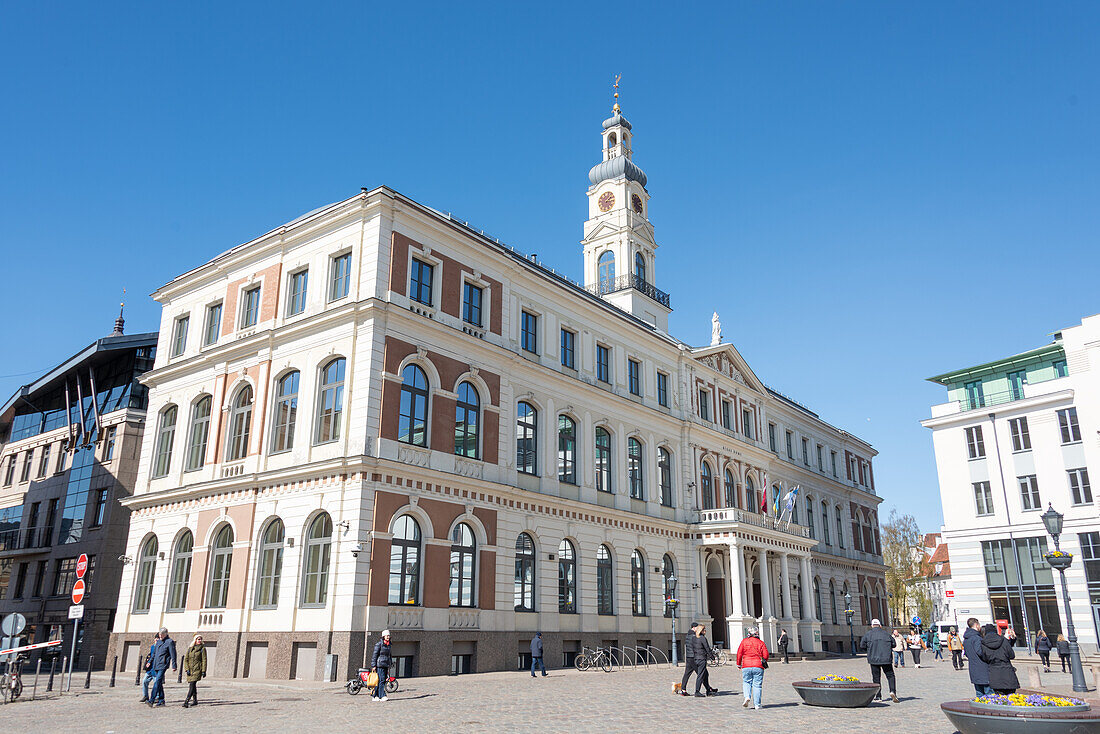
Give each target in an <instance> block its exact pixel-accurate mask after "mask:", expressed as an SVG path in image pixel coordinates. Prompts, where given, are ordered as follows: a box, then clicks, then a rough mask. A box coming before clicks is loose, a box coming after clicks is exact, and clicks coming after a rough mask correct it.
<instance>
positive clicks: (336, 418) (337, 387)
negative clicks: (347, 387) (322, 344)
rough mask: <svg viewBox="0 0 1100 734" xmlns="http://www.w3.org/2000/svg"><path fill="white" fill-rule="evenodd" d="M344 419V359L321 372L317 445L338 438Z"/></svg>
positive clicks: (340, 358) (330, 363) (341, 358)
mask: <svg viewBox="0 0 1100 734" xmlns="http://www.w3.org/2000/svg"><path fill="white" fill-rule="evenodd" d="M343 418H344V358H343V357H337V358H336V359H334V360H332V361H331V362H329V363H328V364H327V365H325V367H324V369H322V370H321V395H320V400H319V401H318V403H317V443H328V442H329V441H335V440H337V439H339V438H340V424H341V423H342V422H343Z"/></svg>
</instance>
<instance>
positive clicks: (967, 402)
mask: <svg viewBox="0 0 1100 734" xmlns="http://www.w3.org/2000/svg"><path fill="white" fill-rule="evenodd" d="M1023 399H1024V391H1023V390H1006V391H1004V392H994V393H990V394H988V395H964V396H963V397H962V398H961V399H960V400H959V410H960V411H963V412H965V411H968V410H977V409H978V408H988V407H990V406H993V405H1004V404H1005V403H1011V402H1014V401H1016V400H1023Z"/></svg>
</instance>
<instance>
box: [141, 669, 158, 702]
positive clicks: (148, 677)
mask: <svg viewBox="0 0 1100 734" xmlns="http://www.w3.org/2000/svg"><path fill="white" fill-rule="evenodd" d="M155 676H156V674H155V673H153V671H151V670H146V671H145V675H143V676H141V697H142V698H143V699H145V700H148V699H149V684H150V683H152V682H153V678H154V677H155Z"/></svg>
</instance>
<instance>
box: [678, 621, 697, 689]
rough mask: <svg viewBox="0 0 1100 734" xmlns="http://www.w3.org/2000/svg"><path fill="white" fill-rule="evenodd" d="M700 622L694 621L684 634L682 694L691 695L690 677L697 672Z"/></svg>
mask: <svg viewBox="0 0 1100 734" xmlns="http://www.w3.org/2000/svg"><path fill="white" fill-rule="evenodd" d="M698 626H699V623H698V622H692V623H691V628H690V629H688V631H687V634H685V635H684V677H683V678H681V679H680V695H681V696H690V695H691V694H690V693H688V679H689V678H691V674H692V673H694V672H695V628H696V627H698Z"/></svg>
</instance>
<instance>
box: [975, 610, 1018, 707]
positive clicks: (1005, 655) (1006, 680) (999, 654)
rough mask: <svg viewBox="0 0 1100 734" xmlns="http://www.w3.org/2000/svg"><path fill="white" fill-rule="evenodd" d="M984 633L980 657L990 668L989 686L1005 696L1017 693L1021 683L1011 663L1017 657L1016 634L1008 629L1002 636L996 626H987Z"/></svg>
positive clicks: (979, 651)
mask: <svg viewBox="0 0 1100 734" xmlns="http://www.w3.org/2000/svg"><path fill="white" fill-rule="evenodd" d="M984 631H985V635H984V636H983V637H982V644H981V647H979V648H978V657H979V658H981V659H982V662H984V663H985V664H986V665H988V666H989V686H990V688H992V689H993V690H994V691H996V692H997V693H1000V694H1003V695H1008V694H1010V693H1015V692H1016V689H1017V688H1019V687H1020V681H1019V679H1018V678H1016V668H1014V667H1012V662H1011V661H1012V660H1013V659H1015V657H1016V653H1015V652H1014V651H1013V649H1012V643H1013V641H1014V640H1015V639H1016V633H1015V632H1013V631H1012V630H1011V629H1008V630H1005V633H1004V635H1003V636H1002V635H1000V634H998V633H997V625H995V624H987V625H986V626H985V630H984Z"/></svg>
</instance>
